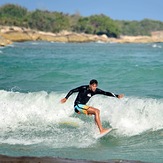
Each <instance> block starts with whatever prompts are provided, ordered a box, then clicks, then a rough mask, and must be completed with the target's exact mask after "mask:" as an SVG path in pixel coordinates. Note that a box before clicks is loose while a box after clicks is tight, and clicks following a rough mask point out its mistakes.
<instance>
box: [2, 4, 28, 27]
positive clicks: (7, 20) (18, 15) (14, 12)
mask: <svg viewBox="0 0 163 163" xmlns="http://www.w3.org/2000/svg"><path fill="white" fill-rule="evenodd" d="M26 15H27V9H26V8H24V7H21V6H18V5H14V4H6V5H3V6H1V7H0V24H2V25H17V26H23V24H24V23H25V22H24V17H25V16H26Z"/></svg>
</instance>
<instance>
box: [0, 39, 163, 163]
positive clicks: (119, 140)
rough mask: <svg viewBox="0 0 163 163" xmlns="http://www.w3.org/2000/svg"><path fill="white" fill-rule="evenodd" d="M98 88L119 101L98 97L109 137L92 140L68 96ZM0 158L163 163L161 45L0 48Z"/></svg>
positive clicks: (93, 130)
mask: <svg viewBox="0 0 163 163" xmlns="http://www.w3.org/2000/svg"><path fill="white" fill-rule="evenodd" d="M93 78H95V79H97V80H98V81H99V88H101V89H103V90H106V91H110V92H113V93H116V94H120V93H123V94H125V97H124V98H123V99H117V98H113V97H106V96H103V95H96V96H94V97H93V98H91V100H90V101H89V103H88V104H89V105H91V106H94V107H96V108H99V109H100V110H101V120H102V124H103V126H105V127H110V126H111V127H113V129H114V130H113V131H112V132H111V133H110V134H109V135H107V136H105V137H103V138H101V139H96V136H97V135H98V129H97V127H96V126H95V123H94V117H93V116H84V115H77V114H75V113H74V111H73V102H74V100H75V97H76V94H73V95H72V96H71V97H70V98H69V99H68V101H67V102H66V103H65V104H61V103H60V100H61V99H62V98H63V97H65V95H66V94H67V93H68V91H69V90H70V89H72V88H75V87H77V86H80V85H83V84H88V83H89V81H90V80H91V79H93ZM0 154H3V155H9V156H53V157H63V158H74V159H88V160H90V159H91V160H109V159H127V160H140V161H147V162H156V163H162V162H163V155H162V154H163V44H162V43H157V44H154V43H153V44H152V43H151V44H115V43H52V42H25V43H14V44H13V45H11V46H7V47H3V48H0Z"/></svg>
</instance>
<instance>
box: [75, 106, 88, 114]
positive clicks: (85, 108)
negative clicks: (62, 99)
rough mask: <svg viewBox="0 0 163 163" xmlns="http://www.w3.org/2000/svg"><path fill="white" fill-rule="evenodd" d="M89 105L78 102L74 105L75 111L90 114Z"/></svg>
mask: <svg viewBox="0 0 163 163" xmlns="http://www.w3.org/2000/svg"><path fill="white" fill-rule="evenodd" d="M88 108H89V106H87V105H83V104H77V105H75V106H74V109H75V112H76V113H78V114H80V113H82V114H86V115H87V114H88V112H87V110H88Z"/></svg>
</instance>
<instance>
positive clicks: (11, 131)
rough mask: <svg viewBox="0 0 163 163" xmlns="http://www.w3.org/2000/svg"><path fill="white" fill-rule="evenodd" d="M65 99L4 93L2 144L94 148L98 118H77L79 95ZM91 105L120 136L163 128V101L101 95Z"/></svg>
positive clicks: (0, 92)
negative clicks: (76, 100)
mask: <svg viewBox="0 0 163 163" xmlns="http://www.w3.org/2000/svg"><path fill="white" fill-rule="evenodd" d="M63 97H65V94H61V93H60V94H59V93H55V92H52V93H49V94H48V93H47V92H44V91H42V92H33V93H19V92H7V91H3V90H0V115H1V118H0V130H1V132H0V142H1V143H4V142H6V143H10V144H25V145H26V144H35V143H45V144H49V145H51V146H53V148H58V147H69V146H71V147H72V146H75V147H88V146H90V145H93V144H94V143H95V140H94V138H93V137H94V135H95V132H98V130H97V127H96V126H95V124H94V118H93V117H85V116H84V117H85V118H84V120H82V116H81V115H80V116H79V115H77V114H75V115H76V116H74V109H73V102H74V99H75V97H76V95H72V96H71V97H70V98H69V99H68V100H67V102H66V103H65V104H61V103H60V100H61V99H62V98H63ZM88 105H91V106H94V107H96V108H99V109H100V110H101V120H102V121H103V122H110V124H111V126H112V128H113V129H115V128H116V129H117V130H116V134H118V135H120V136H124V135H126V136H132V135H137V134H140V133H142V132H145V131H147V130H159V129H162V128H163V118H162V117H163V101H162V100H161V99H160V100H156V99H149V98H144V99H143V98H136V97H127V98H123V99H117V98H113V97H106V96H102V95H97V96H94V97H93V98H92V99H91V100H90V102H89V103H88ZM64 122H70V123H75V124H78V127H74V128H73V127H72V128H71V127H70V126H66V125H65V126H64V125H62V126H61V125H60V124H64ZM114 133H115V132H114ZM112 134H113V133H112ZM81 142H82V143H81Z"/></svg>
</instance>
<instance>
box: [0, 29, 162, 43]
mask: <svg viewBox="0 0 163 163" xmlns="http://www.w3.org/2000/svg"><path fill="white" fill-rule="evenodd" d="M23 41H50V42H114V43H151V42H163V31H156V32H152V33H151V36H120V38H110V37H107V36H106V35H101V36H98V35H90V34H85V33H81V34H79V33H73V32H68V31H62V32H60V33H57V34H56V33H50V32H42V31H37V30H32V29H28V28H21V27H15V26H12V27H9V26H0V46H6V45H8V44H12V42H23Z"/></svg>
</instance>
